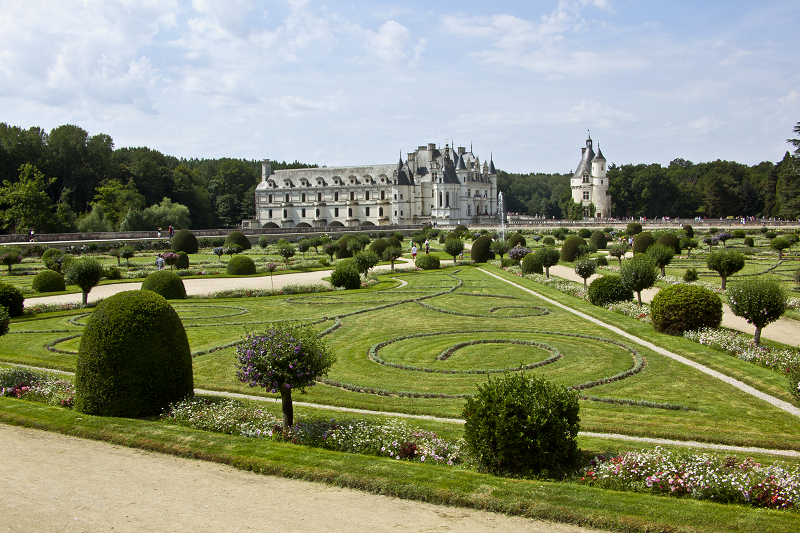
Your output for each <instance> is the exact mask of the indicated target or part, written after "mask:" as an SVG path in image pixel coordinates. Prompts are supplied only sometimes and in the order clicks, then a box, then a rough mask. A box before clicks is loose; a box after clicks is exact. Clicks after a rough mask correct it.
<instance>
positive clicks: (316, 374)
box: [236, 324, 336, 431]
mask: <svg viewBox="0 0 800 533" xmlns="http://www.w3.org/2000/svg"><path fill="white" fill-rule="evenodd" d="M236 357H237V363H236V377H237V378H239V381H242V382H243V383H247V384H248V385H250V386H251V387H264V388H265V389H267V390H268V391H269V392H272V393H280V395H281V406H282V410H283V430H284V431H286V430H288V429H289V428H290V427H291V426H292V425H293V424H294V409H293V407H292V390H293V389H297V390H299V391H300V392H301V393H304V392H305V390H306V388H307V387H311V386H313V385H314V384H315V382H316V380H317V379H318V378H320V377H323V376H327V375H328V370H330V368H331V366H333V363H335V362H336V357H335V356H334V355H333V354H332V353H331V352H330V350H329V349H328V347H327V346H326V344H325V342H324V341H323V340H322V339H321V338H319V337H318V336H317V334H316V333H315V332H314V331H313V330H311V329H309V328H303V327H300V326H290V325H286V324H281V325H276V326H274V327H272V328H270V329H268V330H267V331H266V332H264V333H260V334H256V333H250V334H248V335H247V336H246V337H245V338H244V340H243V342H242V343H241V344H240V345H239V346H238V347H237V348H236Z"/></svg>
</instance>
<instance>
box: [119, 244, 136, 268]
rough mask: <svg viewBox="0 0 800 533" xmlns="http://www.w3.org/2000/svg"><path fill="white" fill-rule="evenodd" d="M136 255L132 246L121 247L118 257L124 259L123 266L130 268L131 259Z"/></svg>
mask: <svg viewBox="0 0 800 533" xmlns="http://www.w3.org/2000/svg"><path fill="white" fill-rule="evenodd" d="M134 255H136V250H134V249H133V246H123V247H122V250H121V251H120V252H119V256H120V257H121V258H123V259H125V265H126V266H127V267H128V268H130V266H131V257H133V256H134Z"/></svg>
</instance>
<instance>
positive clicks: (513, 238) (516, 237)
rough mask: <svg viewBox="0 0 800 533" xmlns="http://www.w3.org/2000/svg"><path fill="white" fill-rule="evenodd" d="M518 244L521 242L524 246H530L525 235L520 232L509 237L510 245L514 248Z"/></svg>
mask: <svg viewBox="0 0 800 533" xmlns="http://www.w3.org/2000/svg"><path fill="white" fill-rule="evenodd" d="M517 244H521V245H522V246H528V241H526V240H525V237H523V236H522V235H520V234H519V233H515V234H514V235H512V236H511V237H509V238H508V247H509V248H513V247H515V246H516V245H517Z"/></svg>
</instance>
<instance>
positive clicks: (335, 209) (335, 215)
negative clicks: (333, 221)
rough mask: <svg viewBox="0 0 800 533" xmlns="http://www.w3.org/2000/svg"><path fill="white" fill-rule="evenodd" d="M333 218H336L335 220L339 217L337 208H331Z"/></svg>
mask: <svg viewBox="0 0 800 533" xmlns="http://www.w3.org/2000/svg"><path fill="white" fill-rule="evenodd" d="M333 216H334V217H337V218H338V217H339V208H338V207H334V208H333Z"/></svg>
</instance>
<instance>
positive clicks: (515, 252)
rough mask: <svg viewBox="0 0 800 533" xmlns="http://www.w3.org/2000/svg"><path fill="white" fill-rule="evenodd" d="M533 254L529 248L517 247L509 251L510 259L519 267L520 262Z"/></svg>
mask: <svg viewBox="0 0 800 533" xmlns="http://www.w3.org/2000/svg"><path fill="white" fill-rule="evenodd" d="M529 253H531V250H530V249H529V248H528V247H527V246H515V247H513V248H512V249H510V250H509V251H508V257H509V259H513V260H514V261H516V262H517V265H519V263H520V261H522V260H523V259H525V256H526V255H528V254H529Z"/></svg>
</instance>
